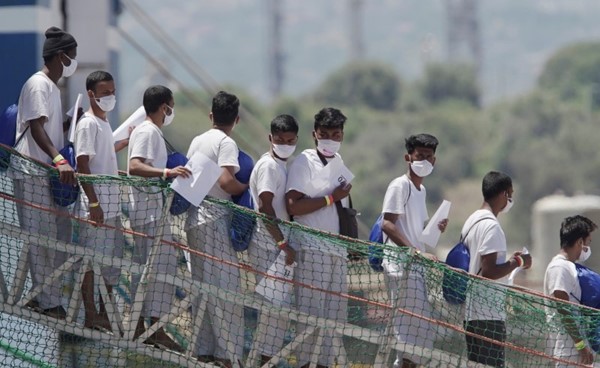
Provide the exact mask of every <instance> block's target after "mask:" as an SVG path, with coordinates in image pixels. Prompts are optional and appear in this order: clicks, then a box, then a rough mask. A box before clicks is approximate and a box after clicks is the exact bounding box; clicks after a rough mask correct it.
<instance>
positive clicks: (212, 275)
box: [187, 203, 244, 361]
mask: <svg viewBox="0 0 600 368" xmlns="http://www.w3.org/2000/svg"><path fill="white" fill-rule="evenodd" d="M202 205H203V206H205V205H206V206H212V205H211V204H205V203H203V204H202ZM217 212H219V214H218V215H217V214H215V216H213V217H208V218H206V219H205V221H204V222H203V223H202V224H201V225H194V226H191V227H190V228H189V229H188V231H187V239H188V245H189V247H190V248H191V249H193V250H198V251H200V252H205V253H207V254H209V255H211V256H213V257H215V258H217V259H218V260H212V259H207V258H205V257H201V256H197V255H195V254H193V253H192V254H191V268H192V278H193V279H194V280H195V281H200V282H204V283H207V284H209V285H214V286H216V287H218V288H219V289H222V290H228V291H232V292H236V293H239V292H240V291H241V289H240V270H239V268H238V267H236V266H235V265H236V264H238V257H237V254H236V252H235V250H234V249H233V247H232V246H231V241H230V238H229V231H230V228H231V226H230V222H231V221H230V213H229V212H228V211H222V210H220V211H217ZM222 261H226V262H230V263H231V264H226V263H223V262H222ZM202 297H203V298H204V297H207V307H206V311H205V313H204V316H199V317H203V318H202V324H201V325H200V336H199V338H198V341H197V343H196V352H197V354H198V355H213V356H215V357H217V358H221V359H239V360H240V361H241V360H242V356H243V352H244V308H243V306H242V305H240V304H235V303H232V302H230V301H226V300H223V299H220V298H218V297H217V296H216V295H214V294H212V293H208V295H207V294H203V295H202Z"/></svg>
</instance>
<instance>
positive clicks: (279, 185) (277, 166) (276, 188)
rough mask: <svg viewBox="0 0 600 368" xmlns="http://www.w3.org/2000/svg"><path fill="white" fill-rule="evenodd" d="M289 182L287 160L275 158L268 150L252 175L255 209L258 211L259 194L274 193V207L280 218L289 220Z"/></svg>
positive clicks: (251, 183)
mask: <svg viewBox="0 0 600 368" xmlns="http://www.w3.org/2000/svg"><path fill="white" fill-rule="evenodd" d="M286 183H287V168H286V162H285V161H283V160H279V159H277V158H274V157H273V156H272V155H271V153H269V152H267V153H265V154H264V155H262V156H261V158H260V159H259V160H258V161H257V162H256V165H254V169H253V170H252V174H251V175H250V194H251V195H252V200H253V201H254V209H255V210H256V211H258V206H259V204H260V200H259V196H260V195H261V194H262V193H265V192H270V193H273V209H274V210H275V215H276V216H277V218H278V219H281V220H285V221H289V220H290V215H288V213H287V209H286V207H285V186H286Z"/></svg>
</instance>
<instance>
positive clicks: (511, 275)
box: [506, 247, 529, 285]
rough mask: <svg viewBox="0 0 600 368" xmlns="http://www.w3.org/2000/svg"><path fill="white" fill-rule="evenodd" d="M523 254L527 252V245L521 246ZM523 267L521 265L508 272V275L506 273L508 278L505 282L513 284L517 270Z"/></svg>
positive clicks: (519, 270)
mask: <svg viewBox="0 0 600 368" xmlns="http://www.w3.org/2000/svg"><path fill="white" fill-rule="evenodd" d="M522 253H523V254H529V250H528V249H527V247H523V251H522ZM522 269H523V267H517V268H515V269H514V270H513V272H511V273H510V275H508V280H507V282H506V284H507V285H514V283H515V277H516V276H517V274H518V273H519V272H521V270H522Z"/></svg>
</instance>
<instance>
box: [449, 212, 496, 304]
mask: <svg viewBox="0 0 600 368" xmlns="http://www.w3.org/2000/svg"><path fill="white" fill-rule="evenodd" d="M483 220H493V219H492V218H491V217H484V218H481V219H479V220H477V221H476V222H475V223H474V224H473V225H471V227H470V228H469V230H467V233H466V234H465V236H462V235H461V238H460V241H459V242H458V243H457V244H456V245H455V246H454V247H453V248H452V249H451V250H450V252H449V253H448V255H447V256H446V264H447V265H448V266H451V267H454V268H459V269H461V270H463V271H465V272H469V263H470V262H471V254H470V253H469V247H468V246H467V245H466V244H465V242H464V241H465V239H466V238H467V235H469V231H471V229H473V227H475V225H476V224H477V223H478V222H480V221H483ZM477 273H478V274H479V272H477ZM468 285H469V276H468V275H467V274H461V273H458V272H456V271H454V270H450V269H448V268H446V269H444V278H443V280H442V293H443V295H444V299H446V301H447V302H448V303H450V304H463V303H464V302H465V300H466V298H467V287H468Z"/></svg>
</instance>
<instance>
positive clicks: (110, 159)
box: [73, 112, 121, 219]
mask: <svg viewBox="0 0 600 368" xmlns="http://www.w3.org/2000/svg"><path fill="white" fill-rule="evenodd" d="M73 144H74V146H75V152H76V154H77V157H79V156H88V157H89V166H90V172H91V173H92V174H93V175H118V174H119V172H118V170H119V168H118V165H117V155H116V153H115V141H114V139H113V135H112V129H111V127H110V123H109V122H108V121H106V120H102V119H100V118H99V117H97V116H94V115H93V114H90V113H89V112H86V113H85V114H84V115H83V117H82V118H81V120H79V122H77V126H76V128H75V142H73ZM94 191H95V192H96V196H97V197H98V201H99V202H100V206H101V207H102V209H103V210H104V217H105V218H107V219H108V218H111V217H115V216H118V215H119V214H120V213H121V206H120V197H121V195H120V191H119V186H117V185H114V184H113V185H108V184H99V185H95V186H94ZM88 204H89V201H88V198H87V196H86V195H85V192H84V191H83V190H82V191H81V196H80V216H83V217H87V216H88V215H89V210H88Z"/></svg>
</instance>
